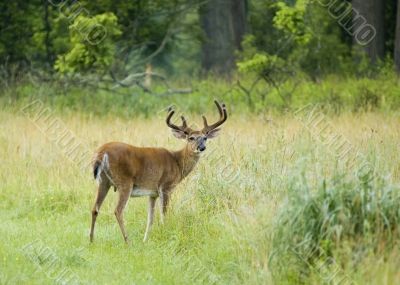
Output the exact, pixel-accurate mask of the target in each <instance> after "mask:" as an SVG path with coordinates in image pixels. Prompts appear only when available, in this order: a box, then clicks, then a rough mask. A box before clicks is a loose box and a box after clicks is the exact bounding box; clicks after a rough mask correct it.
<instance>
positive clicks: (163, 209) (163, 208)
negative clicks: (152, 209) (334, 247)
mask: <svg viewBox="0 0 400 285" xmlns="http://www.w3.org/2000/svg"><path fill="white" fill-rule="evenodd" d="M159 196H160V213H161V224H164V221H165V214H166V213H167V207H168V203H169V193H165V192H163V191H161V193H160V195H159Z"/></svg>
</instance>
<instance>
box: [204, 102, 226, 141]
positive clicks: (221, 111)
mask: <svg viewBox="0 0 400 285" xmlns="http://www.w3.org/2000/svg"><path fill="white" fill-rule="evenodd" d="M214 103H215V105H216V106H217V108H218V112H219V120H218V122H216V123H214V124H212V125H211V126H209V125H208V124H207V119H206V117H205V116H203V123H204V128H203V132H206V133H208V132H210V131H212V130H214V129H216V128H218V127H219V126H221V125H222V124H223V123H224V122H225V121H226V119H227V118H228V113H227V112H226V106H225V104H224V103H222V106H221V105H220V104H219V103H218V101H217V100H214Z"/></svg>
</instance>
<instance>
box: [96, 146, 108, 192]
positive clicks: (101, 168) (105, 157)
mask: <svg viewBox="0 0 400 285" xmlns="http://www.w3.org/2000/svg"><path fill="white" fill-rule="evenodd" d="M109 168H110V164H109V162H108V154H107V153H104V155H103V159H102V161H101V164H100V166H99V169H98V171H97V174H96V181H97V184H100V182H101V173H102V172H103V171H104V172H105V173H106V174H107V172H106V170H108V169H109Z"/></svg>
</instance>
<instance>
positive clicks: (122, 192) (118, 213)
mask: <svg viewBox="0 0 400 285" xmlns="http://www.w3.org/2000/svg"><path fill="white" fill-rule="evenodd" d="M118 188H119V189H118V190H119V200H118V205H117V207H116V208H115V212H114V213H115V217H116V218H117V221H118V224H119V227H120V228H121V232H122V235H123V237H124V240H125V242H126V243H128V235H127V234H126V231H125V225H124V209H125V206H126V204H127V202H128V200H129V197H130V195H131V190H132V185H125V186H122V187H118Z"/></svg>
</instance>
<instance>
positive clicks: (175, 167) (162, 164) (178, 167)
mask: <svg viewBox="0 0 400 285" xmlns="http://www.w3.org/2000/svg"><path fill="white" fill-rule="evenodd" d="M214 103H215V105H216V106H217V109H218V112H219V119H218V121H217V122H215V123H213V124H211V125H208V122H207V119H206V117H205V116H202V118H203V124H204V127H203V128H202V129H201V130H193V129H192V128H190V127H189V126H188V124H187V121H186V119H185V117H184V116H181V120H182V125H181V126H177V125H175V124H173V123H171V118H172V116H173V115H174V113H175V111H174V110H173V109H170V110H169V112H168V115H167V118H166V124H167V126H168V127H169V128H170V129H171V130H172V134H173V135H174V136H175V137H176V138H178V139H182V140H185V141H186V144H185V146H184V147H183V148H182V149H180V150H178V151H171V150H167V149H165V148H155V147H135V146H133V145H130V144H126V143H122V142H110V143H106V144H104V145H102V146H101V147H100V148H99V149H98V150H97V151H96V152H95V156H94V159H93V176H94V178H95V180H96V181H97V184H98V187H97V196H96V200H95V203H94V206H93V209H92V223H91V228H90V242H93V236H94V228H95V224H96V219H97V217H98V215H99V211H100V207H101V205H102V203H103V202H104V199H105V198H106V195H107V193H108V191H109V189H110V188H111V186H113V187H114V191H115V192H117V191H118V195H119V197H118V203H117V206H116V208H115V211H114V214H115V217H116V219H117V222H118V224H119V227H120V229H121V233H122V236H123V238H124V241H125V243H128V241H129V240H128V235H127V233H126V229H125V225H124V209H125V207H126V205H127V202H128V200H129V198H130V197H146V196H147V197H148V198H149V200H148V212H147V224H146V231H145V234H144V238H143V242H146V241H147V240H148V237H149V233H150V230H151V227H152V225H153V219H154V208H155V202H156V199H157V198H160V213H161V224H164V219H165V218H164V217H165V214H166V212H167V207H168V204H169V201H170V198H171V194H172V192H173V190H174V189H175V187H176V186H177V185H178V184H179V183H180V182H181V181H182V180H183V179H184V178H185V177H187V176H188V175H189V174H190V173H191V172H192V170H193V169H194V167H195V166H196V164H197V162H198V161H199V159H200V156H201V154H202V153H203V152H204V151H205V150H206V142H207V139H213V138H215V137H216V136H217V135H218V133H219V131H220V130H221V129H220V128H219V127H220V126H221V125H222V124H223V123H224V122H225V121H226V119H227V118H228V114H227V111H226V106H225V104H222V105H221V104H220V103H219V102H218V101H216V100H215V101H214Z"/></svg>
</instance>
